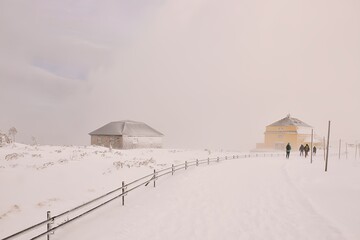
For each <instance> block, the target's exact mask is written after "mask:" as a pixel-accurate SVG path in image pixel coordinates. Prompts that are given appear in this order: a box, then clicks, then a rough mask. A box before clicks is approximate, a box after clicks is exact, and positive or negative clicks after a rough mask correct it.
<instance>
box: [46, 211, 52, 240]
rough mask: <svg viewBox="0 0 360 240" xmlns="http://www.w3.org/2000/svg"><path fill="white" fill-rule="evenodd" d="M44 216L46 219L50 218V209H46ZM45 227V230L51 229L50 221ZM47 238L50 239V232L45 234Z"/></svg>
mask: <svg viewBox="0 0 360 240" xmlns="http://www.w3.org/2000/svg"><path fill="white" fill-rule="evenodd" d="M46 217H47V220H50V218H51V212H50V211H47V213H46ZM46 229H47V231H49V230H50V229H51V223H50V222H49V223H48V224H47V226H46ZM47 240H50V233H48V234H47Z"/></svg>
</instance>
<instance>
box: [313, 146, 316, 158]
mask: <svg viewBox="0 0 360 240" xmlns="http://www.w3.org/2000/svg"><path fill="white" fill-rule="evenodd" d="M313 154H314V156H315V155H316V147H315V146H314V147H313Z"/></svg>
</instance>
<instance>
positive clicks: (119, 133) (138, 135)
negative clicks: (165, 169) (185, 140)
mask: <svg viewBox="0 0 360 240" xmlns="http://www.w3.org/2000/svg"><path fill="white" fill-rule="evenodd" d="M89 135H90V136H91V145H98V146H104V147H112V148H115V149H132V148H161V147H162V138H163V136H164V135H163V134H162V133H160V132H158V131H157V130H155V129H153V128H151V127H149V126H148V125H147V124H145V123H142V122H135V121H130V120H125V121H117V122H111V123H108V124H106V125H105V126H103V127H101V128H99V129H97V130H95V131H93V132H91V133H89Z"/></svg>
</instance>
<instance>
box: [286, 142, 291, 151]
mask: <svg viewBox="0 0 360 240" xmlns="http://www.w3.org/2000/svg"><path fill="white" fill-rule="evenodd" d="M290 150H291V146H290V144H287V145H286V151H287V152H290Z"/></svg>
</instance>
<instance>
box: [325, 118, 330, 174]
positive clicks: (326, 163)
mask: <svg viewBox="0 0 360 240" xmlns="http://www.w3.org/2000/svg"><path fill="white" fill-rule="evenodd" d="M329 140H330V121H329V126H328V138H327V146H326V161H325V172H327V168H328V160H329Z"/></svg>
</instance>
